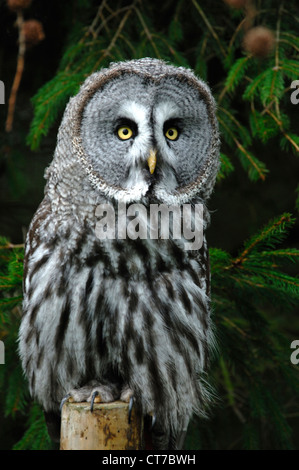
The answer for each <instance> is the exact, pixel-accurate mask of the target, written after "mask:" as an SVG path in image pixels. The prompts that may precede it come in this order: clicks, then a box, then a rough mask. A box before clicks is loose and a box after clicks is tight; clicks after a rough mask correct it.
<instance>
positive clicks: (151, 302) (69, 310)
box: [20, 200, 213, 428]
mask: <svg viewBox="0 0 299 470" xmlns="http://www.w3.org/2000/svg"><path fill="white" fill-rule="evenodd" d="M55 224H57V221H55V222H54V220H53V217H52V213H51V210H50V206H49V203H48V202H46V200H45V202H44V203H43V204H41V206H40V208H39V210H38V211H37V213H36V216H35V218H34V219H33V221H32V224H31V228H30V231H29V234H28V239H27V245H26V257H25V275H24V317H23V321H22V326H21V330H20V333H21V336H22V338H23V341H22V342H21V346H20V353H21V357H22V360H23V366H24V369H25V371H26V373H27V376H28V378H29V384H30V388H31V391H32V393H33V394H34V395H35V396H36V397H37V398H38V399H39V401H40V402H41V403H42V404H43V406H44V408H45V409H46V410H51V409H55V408H56V407H57V406H58V403H59V401H60V400H61V398H62V397H63V396H64V395H65V393H66V392H67V391H68V390H69V389H70V388H73V387H76V386H79V385H81V384H82V383H84V382H86V381H87V380H91V379H94V378H95V377H101V376H105V374H108V373H109V371H111V370H114V371H117V374H118V375H120V376H121V377H122V379H123V381H125V382H127V383H129V385H130V387H131V388H132V389H133V390H134V394H135V398H136V400H137V402H139V404H140V405H141V406H142V408H143V409H144V410H145V412H153V411H155V413H156V414H157V416H159V417H160V420H161V422H163V421H165V422H168V423H170V426H173V427H174V428H175V427H176V426H177V425H178V421H179V420H181V419H183V418H182V417H184V419H185V417H186V416H191V414H192V412H193V411H194V410H196V411H197V412H198V413H201V414H204V413H205V407H206V404H207V402H208V397H209V392H208V390H207V387H206V384H205V382H204V373H205V370H206V366H207V361H208V358H209V349H210V346H211V345H213V333H212V330H211V326H210V313H209V268H208V265H209V263H208V252H207V247H206V243H205V241H204V244H203V246H202V248H201V250H200V251H198V252H193V251H186V250H183V249H182V248H181V246H179V245H178V244H177V243H176V241H175V240H173V241H172V240H139V239H137V240H130V239H126V240H98V239H97V238H96V236H95V233H94V231H93V230H92V229H91V228H90V227H89V226H85V230H82V226H81V225H80V227H78V226H77V225H76V223H75V220H72V221H69V223H68V224H67V225H68V227H67V228H64V230H63V232H62V233H63V235H62V233H60V235H59V234H58V233H57V234H56V235H55V234H54V231H53V227H54V226H55ZM56 227H57V225H56ZM47 230H48V231H47ZM51 231H52V232H51ZM57 232H59V230H58V227H57ZM49 233H52V236H51V237H49ZM25 345H26V347H25ZM37 345H38V347H37ZM53 371H55V373H53ZM181 425H183V424H182V423H181Z"/></svg>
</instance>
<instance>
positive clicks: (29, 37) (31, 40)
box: [23, 20, 45, 46]
mask: <svg viewBox="0 0 299 470" xmlns="http://www.w3.org/2000/svg"><path fill="white" fill-rule="evenodd" d="M23 34H24V37H25V42H26V45H27V46H35V45H36V44H38V43H39V42H40V41H42V40H43V39H44V38H45V33H44V30H43V25H42V24H41V22H40V21H37V20H27V21H24V23H23Z"/></svg>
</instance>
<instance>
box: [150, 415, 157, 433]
mask: <svg viewBox="0 0 299 470" xmlns="http://www.w3.org/2000/svg"><path fill="white" fill-rule="evenodd" d="M156 421H157V415H156V413H154V414H153V416H152V424H151V431H152V430H153V427H154V426H155V424H156Z"/></svg>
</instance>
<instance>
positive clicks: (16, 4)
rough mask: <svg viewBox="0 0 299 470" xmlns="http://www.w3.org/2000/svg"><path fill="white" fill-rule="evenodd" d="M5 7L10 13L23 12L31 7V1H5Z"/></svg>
mask: <svg viewBox="0 0 299 470" xmlns="http://www.w3.org/2000/svg"><path fill="white" fill-rule="evenodd" d="M6 2H7V6H8V8H9V9H10V10H12V11H17V10H24V9H25V8H28V7H29V6H30V5H31V2H32V0H6Z"/></svg>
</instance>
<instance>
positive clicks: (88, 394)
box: [60, 380, 119, 411]
mask: <svg viewBox="0 0 299 470" xmlns="http://www.w3.org/2000/svg"><path fill="white" fill-rule="evenodd" d="M118 398H119V389H118V387H117V385H115V384H105V385H104V384H102V383H101V382H98V381H96V380H91V381H90V382H89V383H88V384H87V385H84V387H80V388H74V389H72V390H70V391H69V393H68V394H67V395H66V396H65V397H64V398H63V399H62V401H61V404H60V410H62V407H63V405H64V403H65V402H66V401H69V402H74V403H80V402H84V401H87V402H88V403H90V410H91V411H92V410H93V405H94V403H109V402H111V401H114V400H117V399H118Z"/></svg>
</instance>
